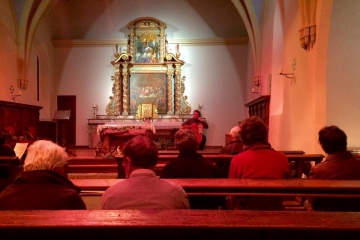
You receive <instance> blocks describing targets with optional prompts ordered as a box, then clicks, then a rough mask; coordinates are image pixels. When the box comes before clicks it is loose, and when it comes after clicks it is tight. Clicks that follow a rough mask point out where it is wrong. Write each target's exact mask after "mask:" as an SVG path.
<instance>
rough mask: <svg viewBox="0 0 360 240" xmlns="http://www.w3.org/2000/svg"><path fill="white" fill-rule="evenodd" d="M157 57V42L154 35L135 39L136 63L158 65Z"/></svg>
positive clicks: (145, 35)
mask: <svg viewBox="0 0 360 240" xmlns="http://www.w3.org/2000/svg"><path fill="white" fill-rule="evenodd" d="M159 57H160V56H159V40H158V37H157V36H156V35H155V34H142V35H141V36H136V37H135V62H136V63H158V62H159Z"/></svg>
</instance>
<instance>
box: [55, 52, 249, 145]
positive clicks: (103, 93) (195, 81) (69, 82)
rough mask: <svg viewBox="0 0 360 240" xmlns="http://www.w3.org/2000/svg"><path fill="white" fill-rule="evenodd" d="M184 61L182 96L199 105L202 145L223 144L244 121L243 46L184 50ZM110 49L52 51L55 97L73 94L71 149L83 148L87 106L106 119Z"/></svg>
mask: <svg viewBox="0 0 360 240" xmlns="http://www.w3.org/2000/svg"><path fill="white" fill-rule="evenodd" d="M181 49H182V50H181V51H182V56H181V58H182V60H184V61H185V62H186V64H185V66H184V68H183V72H182V76H186V81H185V85H186V87H185V95H187V96H188V101H189V103H190V104H191V106H192V109H193V110H194V109H196V108H197V107H198V103H200V102H201V103H202V105H203V108H202V113H203V116H204V117H205V118H207V121H208V123H209V125H210V129H209V130H208V131H207V133H206V134H207V139H208V140H207V145H209V146H222V145H224V142H225V133H227V132H228V131H229V130H230V128H231V127H233V126H235V125H236V124H237V122H238V121H239V120H241V119H243V118H244V117H245V108H244V106H243V105H244V100H243V96H244V92H243V88H244V86H243V82H244V78H245V76H246V63H247V57H246V56H247V47H246V46H204V47H199V46H196V47H195V46H187V47H186V46H184V47H181ZM113 53H114V49H113V48H112V47H75V48H57V49H56V50H55V56H56V59H57V60H56V72H55V79H56V85H57V90H56V92H57V95H76V100H77V106H76V109H77V126H76V128H77V135H76V136H77V137H76V145H80V146H83V145H87V144H88V135H87V119H89V118H92V110H93V108H92V106H93V103H94V102H95V103H96V104H97V105H98V106H99V111H98V114H99V115H106V109H105V108H106V105H107V104H108V103H109V96H111V95H112V93H111V89H112V82H111V76H112V75H114V67H113V66H112V65H111V63H110V62H111V61H112V60H114V57H113Z"/></svg>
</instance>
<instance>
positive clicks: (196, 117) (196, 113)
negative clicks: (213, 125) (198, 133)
mask: <svg viewBox="0 0 360 240" xmlns="http://www.w3.org/2000/svg"><path fill="white" fill-rule="evenodd" d="M199 117H201V112H200V111H199V110H194V112H193V118H195V119H198V118H199Z"/></svg>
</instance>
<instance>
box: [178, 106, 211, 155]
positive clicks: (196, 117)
mask: <svg viewBox="0 0 360 240" xmlns="http://www.w3.org/2000/svg"><path fill="white" fill-rule="evenodd" d="M199 125H201V126H200V129H201V131H199ZM181 126H182V128H187V129H192V130H193V131H195V133H196V134H197V137H198V141H199V149H200V150H204V148H205V143H206V137H205V136H204V134H202V128H205V129H208V128H209V125H208V124H207V122H206V121H205V120H204V119H202V118H201V113H200V111H199V110H194V112H193V117H192V118H190V119H188V120H186V121H185V122H184V123H183V124H182V125H181Z"/></svg>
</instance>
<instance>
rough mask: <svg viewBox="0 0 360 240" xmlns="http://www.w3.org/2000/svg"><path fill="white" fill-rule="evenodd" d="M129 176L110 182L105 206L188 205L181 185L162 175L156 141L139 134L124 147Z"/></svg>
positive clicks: (176, 206)
mask: <svg viewBox="0 0 360 240" xmlns="http://www.w3.org/2000/svg"><path fill="white" fill-rule="evenodd" d="M122 153H123V158H124V164H125V174H126V178H127V179H126V180H124V181H121V182H119V183H117V184H115V185H113V186H110V187H109V188H108V189H107V190H106V191H105V193H104V194H103V196H102V199H101V209H109V210H115V209H188V208H190V206H189V200H188V197H187V195H186V193H185V191H184V190H183V189H182V187H180V186H178V185H174V184H171V183H169V182H167V181H164V180H161V179H158V178H157V177H156V174H155V172H154V171H153V169H154V167H155V165H156V163H157V161H158V149H157V146H156V144H155V143H154V142H153V141H152V140H151V139H150V138H148V137H146V136H141V135H140V136H136V137H134V138H132V139H131V140H129V141H128V142H127V143H126V144H125V145H124V147H123V149H122Z"/></svg>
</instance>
